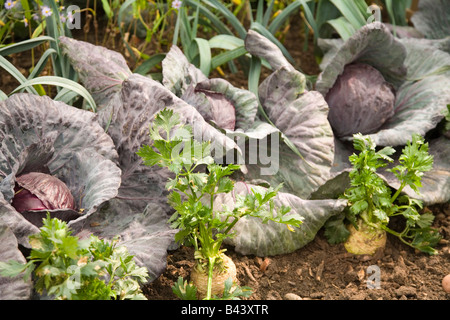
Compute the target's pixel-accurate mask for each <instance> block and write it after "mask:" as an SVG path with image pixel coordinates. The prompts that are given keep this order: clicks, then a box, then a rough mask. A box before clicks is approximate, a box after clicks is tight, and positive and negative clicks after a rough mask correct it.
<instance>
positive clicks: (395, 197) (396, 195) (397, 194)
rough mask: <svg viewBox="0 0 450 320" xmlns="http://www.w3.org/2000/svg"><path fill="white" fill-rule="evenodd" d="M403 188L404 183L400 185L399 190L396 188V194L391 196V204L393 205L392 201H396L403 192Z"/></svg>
mask: <svg viewBox="0 0 450 320" xmlns="http://www.w3.org/2000/svg"><path fill="white" fill-rule="evenodd" d="M405 186H406V182H402V184H401V185H400V188H398V190H397V192H396V193H395V194H394V195H393V196H392V199H391V203H394V201H395V200H396V199H397V197H398V196H399V195H400V193H401V192H402V191H403V188H405Z"/></svg>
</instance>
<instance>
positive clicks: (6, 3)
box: [5, 0, 16, 10]
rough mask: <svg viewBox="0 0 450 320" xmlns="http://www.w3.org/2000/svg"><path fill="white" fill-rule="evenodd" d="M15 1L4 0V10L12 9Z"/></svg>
mask: <svg viewBox="0 0 450 320" xmlns="http://www.w3.org/2000/svg"><path fill="white" fill-rule="evenodd" d="M15 4H16V3H15V2H14V1H12V0H6V2H5V8H6V10H9V9H12V8H13V7H14V5H15Z"/></svg>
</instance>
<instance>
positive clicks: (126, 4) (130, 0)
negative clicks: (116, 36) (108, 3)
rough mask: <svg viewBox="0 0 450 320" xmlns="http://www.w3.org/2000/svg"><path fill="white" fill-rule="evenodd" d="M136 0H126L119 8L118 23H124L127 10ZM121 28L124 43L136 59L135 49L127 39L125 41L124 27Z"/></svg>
mask: <svg viewBox="0 0 450 320" xmlns="http://www.w3.org/2000/svg"><path fill="white" fill-rule="evenodd" d="M135 1H136V0H127V1H125V2H124V3H123V4H122V5H121V6H120V9H119V13H118V14H117V25H119V26H121V25H122V20H123V16H124V14H125V10H126V9H127V8H128V7H129V6H130V5H132V4H133V3H134V2H135ZM119 29H120V35H121V37H122V40H123V43H124V44H125V47H126V49H127V50H128V52H129V53H130V55H131V57H133V59H135V60H136V57H135V55H134V51H133V49H131V46H130V45H129V44H128V42H127V41H125V35H124V32H123V28H119Z"/></svg>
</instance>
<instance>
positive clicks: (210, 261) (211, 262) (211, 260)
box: [206, 256, 216, 300]
mask: <svg viewBox="0 0 450 320" xmlns="http://www.w3.org/2000/svg"><path fill="white" fill-rule="evenodd" d="M215 262H216V257H215V256H214V257H208V288H207V292H206V300H211V290H212V279H213V272H214V263H215Z"/></svg>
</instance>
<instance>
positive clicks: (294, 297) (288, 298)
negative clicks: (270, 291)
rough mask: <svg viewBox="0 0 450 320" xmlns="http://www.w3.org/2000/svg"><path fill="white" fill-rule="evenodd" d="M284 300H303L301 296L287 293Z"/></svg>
mask: <svg viewBox="0 0 450 320" xmlns="http://www.w3.org/2000/svg"><path fill="white" fill-rule="evenodd" d="M284 298H285V299H286V300H303V299H302V298H301V297H300V296H299V295H296V294H295V293H286V294H285V295H284Z"/></svg>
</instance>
